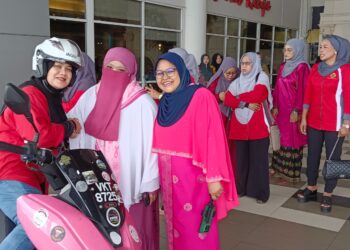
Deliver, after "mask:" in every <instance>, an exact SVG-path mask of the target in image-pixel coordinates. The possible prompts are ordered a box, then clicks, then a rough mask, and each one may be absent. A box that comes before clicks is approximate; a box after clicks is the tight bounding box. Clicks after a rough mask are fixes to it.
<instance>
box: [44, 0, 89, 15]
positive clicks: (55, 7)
mask: <svg viewBox="0 0 350 250" xmlns="http://www.w3.org/2000/svg"><path fill="white" fill-rule="evenodd" d="M49 9H50V15H52V16H65V17H77V18H84V17H85V0H49Z"/></svg>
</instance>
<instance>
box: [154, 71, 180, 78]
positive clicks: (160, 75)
mask: <svg viewBox="0 0 350 250" xmlns="http://www.w3.org/2000/svg"><path fill="white" fill-rule="evenodd" d="M175 72H176V68H168V69H166V70H157V71H156V74H155V75H156V78H158V79H161V78H164V76H165V75H166V76H167V77H173V76H174V75H175Z"/></svg>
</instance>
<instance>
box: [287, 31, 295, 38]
mask: <svg viewBox="0 0 350 250" xmlns="http://www.w3.org/2000/svg"><path fill="white" fill-rule="evenodd" d="M296 37H297V31H296V30H288V31H287V40H289V39H292V38H296Z"/></svg>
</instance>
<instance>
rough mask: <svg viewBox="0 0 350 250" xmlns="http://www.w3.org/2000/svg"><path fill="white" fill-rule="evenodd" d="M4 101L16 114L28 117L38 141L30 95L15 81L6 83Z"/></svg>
mask: <svg viewBox="0 0 350 250" xmlns="http://www.w3.org/2000/svg"><path fill="white" fill-rule="evenodd" d="M4 103H5V105H6V106H8V107H9V108H10V109H11V110H12V111H13V112H15V113H16V114H18V115H24V116H25V117H26V118H27V120H28V121H29V122H30V123H31V124H32V126H33V128H34V130H35V132H36V134H35V136H34V142H35V143H36V142H38V140H39V134H38V129H37V127H36V126H35V124H34V121H33V116H32V113H31V112H30V100H29V96H28V95H27V94H26V93H25V92H24V91H23V90H21V89H20V88H18V87H17V86H16V85H14V84H13V83H7V84H6V85H5V97H4Z"/></svg>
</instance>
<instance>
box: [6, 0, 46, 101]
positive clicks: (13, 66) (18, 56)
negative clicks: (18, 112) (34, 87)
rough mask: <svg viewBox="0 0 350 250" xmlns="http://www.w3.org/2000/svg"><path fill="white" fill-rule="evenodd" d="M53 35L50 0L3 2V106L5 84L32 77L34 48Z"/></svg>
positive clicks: (17, 82) (12, 0)
mask: <svg viewBox="0 0 350 250" xmlns="http://www.w3.org/2000/svg"><path fill="white" fill-rule="evenodd" d="M49 34H50V22H49V7H48V0H25V1H23V0H1V3H0V100H1V102H0V104H2V101H3V89H4V85H5V84H6V83H8V82H12V83H15V84H20V83H22V82H23V81H25V80H28V79H29V77H30V76H31V75H32V70H31V66H32V64H31V59H32V56H33V52H34V47H35V46H36V45H37V44H38V43H40V42H41V41H43V40H44V39H45V38H47V37H48V36H49Z"/></svg>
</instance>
